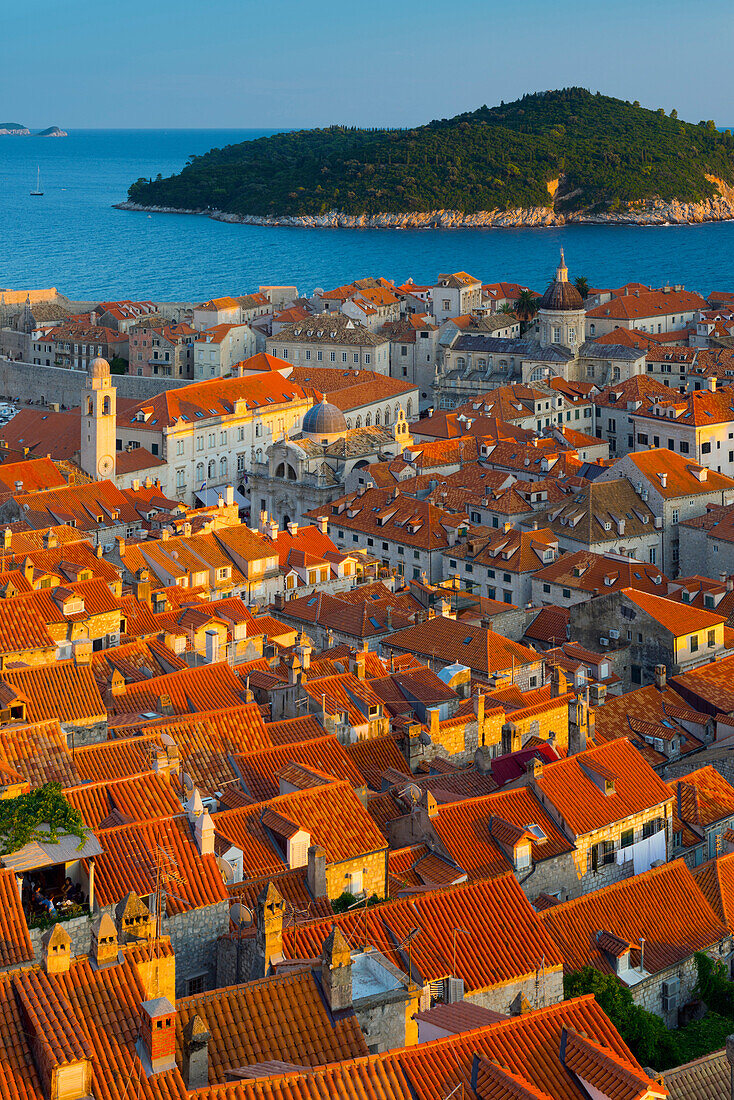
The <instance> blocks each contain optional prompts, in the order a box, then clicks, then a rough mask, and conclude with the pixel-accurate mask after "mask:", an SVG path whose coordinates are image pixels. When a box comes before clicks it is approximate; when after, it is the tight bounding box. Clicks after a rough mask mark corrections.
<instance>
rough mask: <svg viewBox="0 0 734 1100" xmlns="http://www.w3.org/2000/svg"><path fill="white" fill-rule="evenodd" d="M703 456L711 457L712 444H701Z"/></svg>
mask: <svg viewBox="0 0 734 1100" xmlns="http://www.w3.org/2000/svg"><path fill="white" fill-rule="evenodd" d="M701 454H702V455H710V454H711V444H710V443H702V444H701Z"/></svg>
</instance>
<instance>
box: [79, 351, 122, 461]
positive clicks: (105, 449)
mask: <svg viewBox="0 0 734 1100" xmlns="http://www.w3.org/2000/svg"><path fill="white" fill-rule="evenodd" d="M82 402H83V404H82V439H81V448H80V460H79V465H80V466H81V468H82V469H83V470H84V472H85V473H87V474H89V476H90V477H93V478H96V479H98V480H99V479H100V478H108V477H114V476H115V450H116V441H117V393H116V390H115V387H114V386H113V385H112V384H111V382H110V365H109V363H108V362H107V360H106V359H94V360H93V361H92V363H90V365H89V371H88V373H87V381H86V385H85V387H84V394H83V396H82Z"/></svg>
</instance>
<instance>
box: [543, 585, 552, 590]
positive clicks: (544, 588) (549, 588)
mask: <svg viewBox="0 0 734 1100" xmlns="http://www.w3.org/2000/svg"><path fill="white" fill-rule="evenodd" d="M550 590H551V586H550V585H549V584H544V585H543V591H544V592H550Z"/></svg>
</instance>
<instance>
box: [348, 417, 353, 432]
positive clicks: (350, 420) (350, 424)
mask: <svg viewBox="0 0 734 1100" xmlns="http://www.w3.org/2000/svg"><path fill="white" fill-rule="evenodd" d="M351 427H352V418H351V416H348V417H347V428H348V429H349V430H351Z"/></svg>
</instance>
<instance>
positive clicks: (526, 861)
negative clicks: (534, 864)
mask: <svg viewBox="0 0 734 1100" xmlns="http://www.w3.org/2000/svg"><path fill="white" fill-rule="evenodd" d="M530 867H531V860H530V845H529V844H524V845H523V846H522V847H521V848H517V849H516V850H515V870H516V871H529V870H530Z"/></svg>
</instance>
